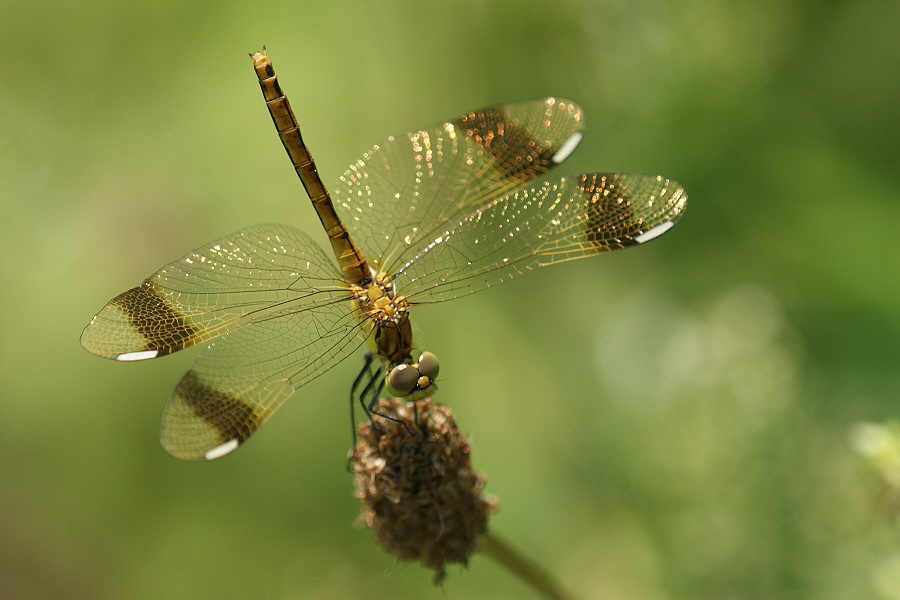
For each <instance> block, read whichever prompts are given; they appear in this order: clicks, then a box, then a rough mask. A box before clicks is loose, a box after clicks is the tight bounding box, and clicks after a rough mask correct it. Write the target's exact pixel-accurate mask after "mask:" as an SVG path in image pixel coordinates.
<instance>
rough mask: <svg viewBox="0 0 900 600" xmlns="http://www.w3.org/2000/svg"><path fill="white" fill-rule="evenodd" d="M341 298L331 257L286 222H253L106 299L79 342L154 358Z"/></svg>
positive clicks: (111, 354) (110, 354) (114, 353)
mask: <svg viewBox="0 0 900 600" xmlns="http://www.w3.org/2000/svg"><path fill="white" fill-rule="evenodd" d="M346 297H347V290H346V286H345V285H344V284H343V283H342V282H341V281H340V280H339V277H338V275H337V269H336V267H335V266H333V262H332V260H331V259H329V258H328V257H327V256H326V255H325V254H324V253H323V252H322V250H321V249H320V248H319V246H318V245H317V244H316V243H315V242H314V241H313V240H312V239H311V238H310V237H309V236H308V235H306V234H305V233H303V232H302V231H299V230H297V229H294V228H292V227H289V226H287V225H277V224H266V225H257V226H255V227H250V228H248V229H244V230H241V231H238V232H236V233H233V234H231V235H228V236H226V237H223V238H221V239H218V240H214V241H212V242H210V243H208V244H206V245H204V246H201V247H200V248H197V249H196V250H193V251H191V252H189V253H188V254H186V255H185V256H184V257H182V258H181V259H179V260H177V261H175V262H172V263H170V264H168V265H166V266H165V267H163V268H162V269H160V270H159V271H157V272H156V273H155V274H153V275H151V276H150V277H149V278H147V279H146V280H145V281H144V282H143V283H142V284H141V285H139V286H138V287H135V288H132V289H130V290H128V291H127V292H124V293H122V294H120V295H118V296H116V297H115V298H113V299H112V300H111V301H110V302H109V303H108V304H107V305H106V306H105V307H104V308H103V310H101V311H100V313H99V314H97V316H96V317H94V318H93V319H92V320H91V323H90V324H89V325H88V326H87V327H86V328H85V330H84V333H82V335H81V344H82V345H83V346H84V347H85V348H86V349H87V350H89V351H90V352H93V353H94V354H97V355H99V356H103V357H106V358H116V359H119V360H141V359H146V358H155V357H156V356H163V355H165V354H170V353H172V352H176V351H178V350H181V349H183V348H187V347H188V346H192V345H194V344H199V343H203V342H207V341H209V340H211V339H213V338H215V337H218V336H220V335H223V334H225V333H228V332H229V331H232V330H234V329H236V328H238V327H240V326H242V325H245V324H246V323H248V322H249V321H250V320H264V319H265V318H267V315H268V313H269V312H272V311H276V312H277V311H280V310H282V309H283V308H286V307H289V310H290V311H291V314H299V313H301V312H302V311H303V310H305V309H314V308H317V307H325V306H332V305H334V303H335V301H336V299H345V298H346ZM330 310H336V311H338V310H339V311H346V310H347V308H346V307H345V306H341V307H340V308H338V307H335V308H332V309H330Z"/></svg>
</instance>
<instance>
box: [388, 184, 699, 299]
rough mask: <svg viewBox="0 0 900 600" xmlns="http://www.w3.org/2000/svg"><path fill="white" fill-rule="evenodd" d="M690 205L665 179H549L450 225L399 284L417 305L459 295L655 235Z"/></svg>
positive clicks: (411, 264) (401, 276) (406, 266)
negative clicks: (544, 267)
mask: <svg viewBox="0 0 900 600" xmlns="http://www.w3.org/2000/svg"><path fill="white" fill-rule="evenodd" d="M686 206H687V195H686V194H685V193H684V189H683V188H682V187H681V186H680V185H679V184H678V183H677V182H675V181H671V180H668V179H664V178H662V177H654V176H649V175H624V174H603V173H593V174H588V175H579V176H574V177H563V178H560V179H556V180H553V181H547V182H544V183H541V184H538V185H535V186H531V187H527V188H522V189H519V190H517V191H515V192H513V193H511V194H509V195H508V196H505V197H502V198H497V199H496V200H493V201H491V202H489V203H487V204H485V205H484V206H481V207H479V208H477V209H476V210H474V211H472V212H470V213H468V214H467V215H465V216H463V217H462V218H460V219H459V220H458V221H456V222H453V223H450V224H445V225H444V226H445V227H446V229H445V230H444V231H441V232H439V233H438V234H437V235H435V237H434V238H433V239H432V240H430V241H429V242H428V243H427V244H424V245H423V247H422V248H421V249H420V250H419V253H418V254H416V255H415V256H414V257H412V258H411V259H410V260H408V261H407V263H406V264H404V265H402V266H401V267H400V269H399V270H398V272H397V273H396V276H395V282H396V284H397V287H398V290H399V292H400V293H401V294H404V295H406V296H408V297H409V299H410V301H411V302H412V303H414V304H422V303H426V302H436V301H441V300H448V299H451V298H457V297H459V296H464V295H466V294H471V293H473V292H476V291H478V290H481V289H484V288H487V287H490V286H492V285H498V284H500V283H503V282H504V281H507V280H509V279H511V278H513V277H517V276H519V275H522V274H524V273H527V272H529V271H532V270H534V269H536V268H538V267H543V266H546V265H551V264H555V263H558V262H562V261H566V260H572V259H576V258H582V257H585V256H592V255H594V254H599V253H601V252H607V251H610V250H616V249H619V248H626V247H628V246H632V245H635V244H641V243H645V242H647V241H650V240H651V239H654V238H656V237H658V236H659V235H662V234H663V233H665V232H666V231H667V230H668V229H670V228H671V227H672V226H673V225H674V224H675V223H676V222H677V221H678V219H679V218H680V217H681V214H682V213H683V212H684V210H685V208H686Z"/></svg>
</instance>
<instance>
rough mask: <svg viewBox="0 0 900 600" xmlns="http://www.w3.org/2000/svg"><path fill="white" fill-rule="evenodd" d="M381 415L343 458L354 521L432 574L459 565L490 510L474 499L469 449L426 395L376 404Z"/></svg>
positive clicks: (476, 479) (476, 487)
mask: <svg viewBox="0 0 900 600" xmlns="http://www.w3.org/2000/svg"><path fill="white" fill-rule="evenodd" d="M377 411H378V412H379V413H381V414H383V415H387V416H389V417H392V418H394V419H397V421H391V420H388V419H384V418H381V417H378V416H376V417H374V419H373V420H370V421H367V422H365V423H362V424H361V425H360V426H359V429H358V435H359V441H358V443H357V444H356V446H355V447H354V449H353V452H352V454H351V459H350V460H351V464H352V466H353V472H354V474H355V479H356V496H357V497H359V498H360V499H361V500H362V514H361V515H360V518H361V520H362V521H364V522H365V523H366V525H368V526H369V527H371V528H372V531H373V532H374V533H375V538H376V539H377V540H378V542H379V543H380V544H381V546H382V548H384V550H385V551H387V552H389V553H391V554H393V555H394V556H396V557H397V558H400V559H402V560H416V561H419V562H421V563H422V564H424V565H425V566H427V567H429V568H431V569H434V570H435V571H436V572H437V574H436V575H435V582H436V583H438V582H440V581H441V580H442V579H443V578H444V575H445V572H444V565H445V564H446V563H452V562H456V563H462V564H466V563H467V561H468V558H469V556H470V555H471V554H472V553H473V552H474V551H475V550H476V549H477V548H476V544H477V540H478V537H479V535H481V534H482V533H484V532H485V531H486V529H487V518H488V515H489V514H490V513H491V512H492V511H493V510H494V508H495V507H496V502H495V501H494V500H492V499H485V498H482V496H481V489H482V487H484V476H483V475H480V474H476V473H474V472H473V471H472V467H471V463H470V460H469V445H468V443H467V441H466V439H465V438H464V437H463V436H462V434H460V433H459V430H458V429H457V428H456V423H455V421H454V420H453V413H452V412H451V411H450V409H448V408H446V407H444V406H438V405H436V404H434V403H433V402H432V401H431V399H430V398H428V399H424V400H419V401H418V402H415V403H413V402H408V403H406V404H404V403H403V401H402V400H401V399H396V398H395V399H391V400H387V399H382V400H380V401H379V405H378V409H377Z"/></svg>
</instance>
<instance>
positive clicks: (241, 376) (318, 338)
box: [161, 296, 372, 460]
mask: <svg viewBox="0 0 900 600" xmlns="http://www.w3.org/2000/svg"><path fill="white" fill-rule="evenodd" d="M349 302H350V301H349V296H348V297H346V298H343V299H341V300H340V301H336V302H334V303H332V304H330V305H319V306H314V307H306V308H303V309H302V310H298V311H295V310H293V308H292V307H290V306H287V307H285V308H283V309H282V310H280V311H276V312H273V313H272V314H270V315H267V316H266V317H265V318H263V319H261V320H255V319H254V320H253V321H251V322H250V323H249V324H247V325H246V326H244V327H241V328H240V329H237V330H236V331H232V332H230V333H229V334H228V335H226V336H224V337H222V338H220V339H218V340H216V341H215V342H213V344H212V345H211V346H210V347H209V348H208V349H207V350H206V351H204V352H203V353H202V354H201V355H200V356H199V357H197V360H196V361H194V364H193V365H192V366H191V369H190V370H189V371H188V372H187V373H185V375H184V376H183V377H182V378H181V381H180V382H179V383H178V385H177V386H176V387H175V390H174V391H173V392H172V395H171V396H170V397H169V402H168V404H166V409H165V412H164V413H163V419H162V428H161V441H162V445H163V446H164V447H165V449H166V450H167V451H168V452H169V453H170V454H172V455H173V456H176V457H178V458H182V459H186V460H200V459H204V458H205V459H209V460H211V459H214V458H219V457H220V456H224V455H225V454H228V453H229V452H231V451H233V450H235V449H237V448H238V447H239V446H240V445H241V444H242V443H244V441H246V440H247V438H249V437H250V435H252V434H253V432H254V431H256V429H257V428H258V427H259V426H260V425H262V424H263V423H264V422H265V421H266V420H268V419H269V417H271V416H272V414H274V413H275V411H276V410H278V408H279V407H281V405H282V404H284V401H285V400H287V398H288V397H289V396H290V395H291V394H292V393H293V392H294V391H295V390H296V389H297V388H299V387H300V386H302V385H303V384H305V383H306V382H308V381H310V380H311V379H313V378H315V377H316V376H318V375H321V374H322V373H324V372H325V371H327V370H328V369H329V368H331V367H332V366H334V365H336V364H337V363H339V362H340V361H342V360H343V359H344V358H346V357H347V356H349V355H350V354H351V353H352V352H353V351H354V350H356V349H357V348H359V346H360V345H361V344H362V343H363V341H364V340H365V337H366V336H367V335H368V334H369V333H370V332H371V327H372V325H371V322H370V321H364V322H363V323H362V324H361V325H360V324H358V323H357V321H356V319H355V317H354V316H353V314H352V312H351V310H350V306H349Z"/></svg>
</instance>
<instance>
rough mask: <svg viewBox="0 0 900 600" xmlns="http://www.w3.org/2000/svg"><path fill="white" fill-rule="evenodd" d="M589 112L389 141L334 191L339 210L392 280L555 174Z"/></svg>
mask: <svg viewBox="0 0 900 600" xmlns="http://www.w3.org/2000/svg"><path fill="white" fill-rule="evenodd" d="M583 127H584V125H583V118H582V111H581V108H580V107H579V106H577V105H576V104H574V103H573V102H571V101H569V100H564V99H559V98H545V99H542V100H534V101H530V102H521V103H517V104H506V105H502V106H495V107H491V108H486V109H483V110H479V111H475V112H471V113H468V114H466V115H463V116H461V117H459V118H457V119H453V120H450V121H447V122H445V123H441V124H439V125H436V126H434V127H431V128H428V129H423V130H421V131H414V132H411V133H408V134H406V135H402V136H399V137H395V138H394V137H392V138H389V139H388V140H387V141H386V142H385V143H383V144H379V145H377V146H375V147H374V148H372V150H370V151H369V152H367V153H366V154H364V155H363V157H362V158H361V159H359V160H358V161H356V162H355V163H354V164H352V165H351V166H350V168H349V169H348V170H347V171H346V172H345V173H344V175H343V176H342V177H341V178H340V180H339V181H338V183H337V186H336V187H335V190H334V194H333V202H334V206H335V210H336V211H337V213H338V215H339V216H340V217H341V219H342V220H343V222H344V224H345V225H346V226H347V228H348V229H349V230H350V233H351V235H352V237H353V238H354V239H355V240H356V243H357V244H358V245H359V247H360V248H362V250H363V252H364V253H365V254H366V258H367V260H368V261H369V262H370V263H371V265H372V266H374V267H375V268H377V269H381V270H386V271H388V272H392V271H394V270H395V269H396V267H397V266H399V265H401V264H403V263H404V262H406V260H408V258H409V257H411V256H414V255H415V254H416V252H418V251H419V250H420V249H421V248H422V246H423V245H424V244H425V243H427V242H429V241H431V240H432V239H434V237H435V236H436V234H437V233H439V232H440V231H442V230H443V229H444V228H446V222H447V221H448V220H455V219H457V217H458V216H461V215H464V214H466V213H468V212H470V211H471V210H473V209H474V208H476V207H478V206H481V205H483V204H485V203H487V202H488V201H490V200H492V199H494V198H497V197H500V196H504V195H506V194H507V193H509V192H510V191H511V190H513V189H516V188H518V187H520V186H522V185H524V184H525V183H527V182H529V181H531V180H533V179H535V178H537V177H539V176H540V175H542V174H544V173H546V172H547V171H548V170H550V169H551V168H552V167H553V166H555V165H556V164H557V163H559V162H561V161H562V160H564V159H565V158H566V157H567V156H568V155H569V154H570V153H571V152H572V150H574V149H575V146H576V145H577V144H578V142H579V141H580V139H581V133H580V132H581V130H582V129H583Z"/></svg>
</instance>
